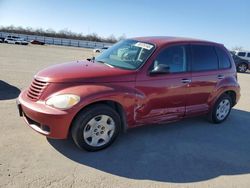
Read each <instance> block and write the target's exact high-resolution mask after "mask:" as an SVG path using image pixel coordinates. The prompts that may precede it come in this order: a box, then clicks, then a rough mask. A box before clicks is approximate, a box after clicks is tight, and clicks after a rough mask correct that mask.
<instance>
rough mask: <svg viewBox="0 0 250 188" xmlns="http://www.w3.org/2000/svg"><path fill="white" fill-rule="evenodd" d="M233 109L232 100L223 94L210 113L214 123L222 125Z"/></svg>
mask: <svg viewBox="0 0 250 188" xmlns="http://www.w3.org/2000/svg"><path fill="white" fill-rule="evenodd" d="M231 109H232V99H231V97H230V96H229V95H227V94H223V95H222V96H221V97H220V98H219V99H218V100H217V101H216V103H215V105H214V106H213V109H212V111H211V113H210V121H211V122H212V123H222V122H223V121H225V120H226V119H227V117H228V116H229V114H230V112H231Z"/></svg>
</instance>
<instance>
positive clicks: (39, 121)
mask: <svg viewBox="0 0 250 188" xmlns="http://www.w3.org/2000/svg"><path fill="white" fill-rule="evenodd" d="M124 49H125V50H124ZM135 51H136V52H137V53H135ZM124 52H125V54H126V55H122V54H124ZM119 53H120V54H119ZM127 54H129V55H127ZM239 97H240V86H239V84H238V81H237V73H236V68H235V64H234V61H233V59H232V57H231V55H230V53H229V52H228V50H227V49H226V48H225V47H224V46H223V45H221V44H218V43H214V42H207V41H202V40H195V39H186V38H176V37H141V38H133V39H127V40H123V41H120V42H118V43H117V44H115V45H113V46H112V47H111V48H110V49H109V50H106V51H104V52H103V53H101V54H100V55H99V56H97V57H96V58H93V59H92V60H90V61H87V60H85V61H74V62H71V63H64V64H58V65H54V66H51V67H48V68H46V69H44V70H42V71H40V72H38V73H37V74H36V75H35V77H34V80H33V82H32V83H31V85H30V86H29V88H28V89H25V90H23V91H22V92H21V94H20V95H19V97H18V99H17V106H18V109H19V114H20V116H22V117H23V118H24V120H25V122H26V123H27V124H28V125H29V126H30V127H31V128H32V129H34V130H35V131H37V132H39V133H41V134H43V135H45V136H47V137H51V138H57V139H65V138H67V137H68V136H69V135H71V136H72V138H73V140H74V142H75V144H76V145H77V146H78V147H79V148H81V149H86V150H89V151H96V150H100V149H103V148H105V147H107V146H109V145H110V144H112V143H113V141H114V140H115V139H116V137H117V136H118V135H119V133H121V132H122V131H123V130H126V129H127V128H133V127H137V126H142V125H146V124H162V123H166V122H172V121H176V120H181V119H183V118H187V117H193V116H199V115H207V117H208V118H209V120H210V121H211V122H212V123H216V124H218V123H222V122H223V121H225V120H226V119H227V117H228V116H229V114H230V111H231V108H232V107H233V106H234V105H235V104H236V103H237V102H238V100H239ZM156 136H157V135H156ZM148 142H150V140H148ZM169 144H171V143H169Z"/></svg>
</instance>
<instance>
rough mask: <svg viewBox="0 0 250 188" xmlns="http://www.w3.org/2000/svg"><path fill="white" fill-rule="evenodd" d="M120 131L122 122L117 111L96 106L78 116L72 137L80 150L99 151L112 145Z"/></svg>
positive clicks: (74, 123)
mask: <svg viewBox="0 0 250 188" xmlns="http://www.w3.org/2000/svg"><path fill="white" fill-rule="evenodd" d="M120 129H121V120H120V117H119V114H118V113H117V112H116V111H115V110H113V109H112V108H111V107H109V106H107V105H94V106H92V107H90V108H88V109H86V110H83V111H82V112H80V113H79V114H78V115H77V117H76V118H75V120H74V122H73V127H72V130H71V135H72V138H73V140H74V142H75V144H76V145H77V146H78V147H79V148H80V149H85V150H88V151H97V150H100V149H104V148H106V147H108V146H109V145H110V144H112V143H113V141H114V140H115V139H116V137H117V136H118V134H119V132H120Z"/></svg>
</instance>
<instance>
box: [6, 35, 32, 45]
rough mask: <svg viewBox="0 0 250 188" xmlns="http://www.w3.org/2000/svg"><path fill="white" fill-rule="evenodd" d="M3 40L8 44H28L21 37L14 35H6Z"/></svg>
mask: <svg viewBox="0 0 250 188" xmlns="http://www.w3.org/2000/svg"><path fill="white" fill-rule="evenodd" d="M4 42H5V43H8V44H21V45H28V44H29V43H28V42H27V41H26V40H24V39H23V38H20V37H16V36H7V38H5V39H4Z"/></svg>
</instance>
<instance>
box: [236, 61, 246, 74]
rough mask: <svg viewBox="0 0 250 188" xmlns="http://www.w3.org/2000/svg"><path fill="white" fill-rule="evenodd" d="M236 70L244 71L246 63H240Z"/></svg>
mask: <svg viewBox="0 0 250 188" xmlns="http://www.w3.org/2000/svg"><path fill="white" fill-rule="evenodd" d="M237 71H238V72H246V71H247V64H246V63H240V64H239V65H238V66H237Z"/></svg>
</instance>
